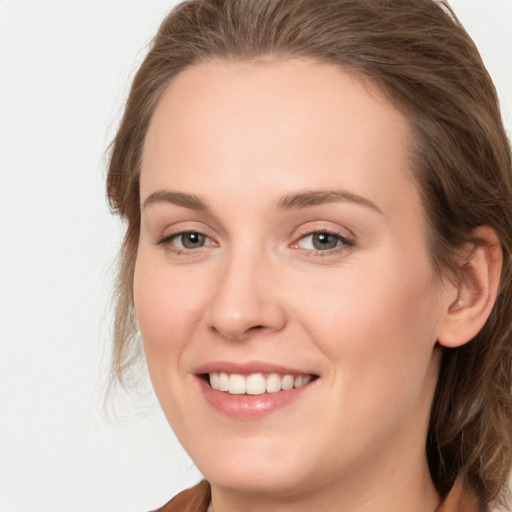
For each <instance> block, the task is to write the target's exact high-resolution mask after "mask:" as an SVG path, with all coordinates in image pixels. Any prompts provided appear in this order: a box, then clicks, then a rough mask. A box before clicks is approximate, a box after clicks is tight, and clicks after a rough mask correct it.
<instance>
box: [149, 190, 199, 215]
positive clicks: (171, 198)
mask: <svg viewBox="0 0 512 512" xmlns="http://www.w3.org/2000/svg"><path fill="white" fill-rule="evenodd" d="M156 203H169V204H174V205H176V206H181V207H182V208H188V209H189V210H196V211H201V212H206V211H208V209H209V208H208V206H207V205H206V203H204V202H203V201H201V199H199V197H197V196H196V195H194V194H185V193H183V192H172V191H170V190H157V191H156V192H153V193H152V194H150V195H149V196H148V197H147V198H146V199H145V201H144V204H143V205H142V209H145V208H147V207H148V206H150V205H153V204H156Z"/></svg>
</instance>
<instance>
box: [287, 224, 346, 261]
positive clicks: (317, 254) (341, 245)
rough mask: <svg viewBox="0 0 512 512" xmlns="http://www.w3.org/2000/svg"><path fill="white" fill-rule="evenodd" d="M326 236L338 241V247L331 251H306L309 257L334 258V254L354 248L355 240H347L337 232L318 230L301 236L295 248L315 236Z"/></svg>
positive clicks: (330, 249)
mask: <svg viewBox="0 0 512 512" xmlns="http://www.w3.org/2000/svg"><path fill="white" fill-rule="evenodd" d="M322 235H326V236H329V237H334V238H335V239H336V245H335V246H334V247H332V248H329V249H324V250H319V249H304V250H305V251H306V255H307V256H315V257H325V256H332V255H334V254H337V253H339V252H340V251H343V250H347V249H349V248H350V247H353V246H354V240H352V239H350V238H347V237H345V236H343V235H341V234H340V233H337V232H335V231H329V230H325V229H324V230H322V229H320V230H317V231H310V232H309V233H305V234H304V235H301V236H300V238H299V239H298V241H297V242H295V243H294V244H293V246H294V247H298V248H300V247H299V244H300V243H301V242H303V241H305V240H306V239H307V238H311V239H313V237H315V236H322Z"/></svg>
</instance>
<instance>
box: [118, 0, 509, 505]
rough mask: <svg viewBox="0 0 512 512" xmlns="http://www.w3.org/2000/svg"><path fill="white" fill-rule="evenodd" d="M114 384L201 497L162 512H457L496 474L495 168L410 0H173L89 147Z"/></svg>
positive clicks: (505, 330)
mask: <svg viewBox="0 0 512 512" xmlns="http://www.w3.org/2000/svg"><path fill="white" fill-rule="evenodd" d="M108 195H109V198H110V201H111V203H112V205H113V207H114V209H115V210H116V211H117V212H119V213H120V215H122V216H123V217H124V218H125V219H126V220H127V232H126V238H125V242H124V245H123V247H122V252H121V267H120V273H119V288H118V307H117V317H116V338H115V348H114V366H113V368H114V373H115V376H116V378H118V379H119V380H120V381H121V382H123V378H125V377H126V371H128V370H129V367H130V365H131V364H132V363H133V362H134V361H135V360H136V358H137V357H138V356H139V355H140V354H139V352H140V349H139V346H140V345H139V344H138V342H137V338H136V333H137V328H138V329H139V330H140V334H141V338H142V344H143V348H144V354H145V357H146V361H147V364H148V369H149V373H150V376H151V380H152V383H153V386H154V388H155V391H156V394H157V396H158V398H159V401H160V403H161V405H162V408H163V410H164V413H165V415H166V417H167V419H168V420H169V423H170V424H171V426H172V428H173V429H174V431H175V433H176V435H177V437H178V438H179V439H180V441H181V443H182V444H183V446H184V447H185V449H186V450H187V451H188V453H189V454H190V456H191V457H192V459H193V460H194V461H195V462H196V464H197V466H198V467H199V469H200V470H201V472H202V473H203V474H204V476H205V478H206V481H205V482H203V483H201V484H199V485H198V486H197V487H196V488H194V489H192V490H189V491H186V492H185V493H182V494H181V495H179V496H178V497H176V498H175V499H174V500H171V501H170V502H169V503H168V504H167V505H165V506H164V507H163V508H162V509H161V510H164V511H171V510H190V511H192V510H193V511H196V510H197V511H206V510H210V511H215V512H225V511H232V510H244V511H253V510H258V511H259V510H269V511H288V510H294V511H297V510H299V511H300V510H308V511H310V510H315V511H342V510H350V511H351V512H357V511H369V510H372V511H374V510H383V511H396V510H407V511H410V510H414V511H425V512H432V511H434V510H438V511H441V510H443V511H450V510H451V511H453V510H456V511H464V512H466V511H472V510H488V509H489V507H490V506H492V505H493V504H499V503H503V502H504V500H505V489H506V481H507V477H508V473H509V470H510V461H511V453H512V452H511V449H512V448H511V436H512V428H511V419H512V415H511V412H512V411H511V397H510V388H511V378H510V377H511V368H510V362H511V338H512V335H511V324H512V320H511V311H512V309H511V306H512V304H511V303H512V283H511V276H512V266H511V261H510V254H511V250H512V176H511V153H510V147H509V145H508V141H507V138H506V135H505V132H504V129H503V126H502V122H501V117H500V113H499V108H498V105H497V99H496V93H495V90H494V87H493V85H492V82H491V80H490V78H489V76H488V74H487V72H486V70H485V68H484V66H483V64H482V61H481V59H480V57H479V55H478V52H477V50H476V48H475V47H474V45H473V43H472V41H471V39H470V38H469V36H468V35H467V33H466V32H465V31H464V30H463V28H462V27H461V26H460V24H459V23H458V22H457V20H456V19H455V17H454V15H453V13H451V11H450V9H449V7H448V6H446V5H444V4H442V3H439V2H434V1H431V0H396V1H393V2H389V1H387V0H376V1H372V2H367V1H365V0H357V1H356V0H325V1H321V2H319V1H318V0H243V1H240V0H192V1H189V2H185V3H183V4H181V5H179V6H178V7H177V8H176V9H175V10H174V11H172V12H171V13H170V14H169V16H168V17H167V18H166V19H165V20H164V22H163V23H162V25H161V27H160V29H159V32H158V34H157V36H156V38H155V40H154V43H153V46H152V48H151V50H150V52H149V54H148V56H147V58H146V60H145V61H144V62H143V64H142V66H141V67H140V69H139V71H138V73H137V76H136V77H135V80H134V83H133V86H132V90H131V93H130V97H129V99H128V103H127V107H126V111H125V115H124V118H123V121H122V123H121V127H120V129H119V132H118V135H117V137H116V139H115V141H114V144H113V148H112V156H111V163H110V169H109V176H108Z"/></svg>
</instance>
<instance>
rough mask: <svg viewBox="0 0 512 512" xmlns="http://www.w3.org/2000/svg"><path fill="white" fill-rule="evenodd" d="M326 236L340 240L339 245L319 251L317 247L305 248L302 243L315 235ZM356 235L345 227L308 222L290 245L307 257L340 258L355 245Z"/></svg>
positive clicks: (298, 230)
mask: <svg viewBox="0 0 512 512" xmlns="http://www.w3.org/2000/svg"><path fill="white" fill-rule="evenodd" d="M319 234H326V235H330V236H333V237H336V238H337V239H338V243H337V244H336V245H335V246H334V247H330V248H326V249H317V248H315V247H311V248H308V247H303V246H302V242H303V241H304V240H306V239H307V238H308V237H313V236H314V235H319ZM355 238H356V237H355V235H354V233H353V232H352V231H351V230H350V229H348V228H346V227H345V226H338V225H335V226H333V225H332V223H331V222H329V223H328V225H326V223H325V222H308V223H306V224H304V225H302V226H300V228H299V229H297V230H296V233H295V235H294V241H293V242H292V244H291V245H290V247H291V248H292V249H297V250H300V251H302V253H303V254H305V255H306V256H314V257H328V256H339V255H341V253H345V252H346V251H348V250H350V249H351V248H352V247H353V246H354V245H355Z"/></svg>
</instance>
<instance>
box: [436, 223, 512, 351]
mask: <svg viewBox="0 0 512 512" xmlns="http://www.w3.org/2000/svg"><path fill="white" fill-rule="evenodd" d="M473 235H474V238H475V239H476V240H479V243H477V244H475V245H474V246H473V245H472V246H471V248H470V250H469V251H468V254H467V261H466V260H464V263H463V265H462V270H463V274H462V277H461V278H460V279H459V281H458V282H457V283H455V284H454V285H453V286H449V287H448V289H447V297H446V298H447V300H446V301H445V302H446V306H445V314H444V318H443V320H442V323H441V326H440V330H439V333H438V338H437V341H438V342H439V344H440V345H442V346H444V347H449V348H454V347H459V346H461V345H464V344H465V343H467V342H468V341H470V340H471V339H473V338H474V337H475V336H476V335H477V334H478V332H479V331H480V329H482V327H483V326H484V324H485V322H486V321H487V319H488V318H489V315H490V313H491V310H492V308H493V306H494V303H495V302H496V296H497V294H498V288H499V284H500V276H501V268H502V264H503V254H502V251H501V245H500V242H499V239H498V236H497V235H496V232H495V231H494V230H493V229H492V228H490V227H488V226H481V227H479V228H477V229H476V230H475V231H474V233H473Z"/></svg>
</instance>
